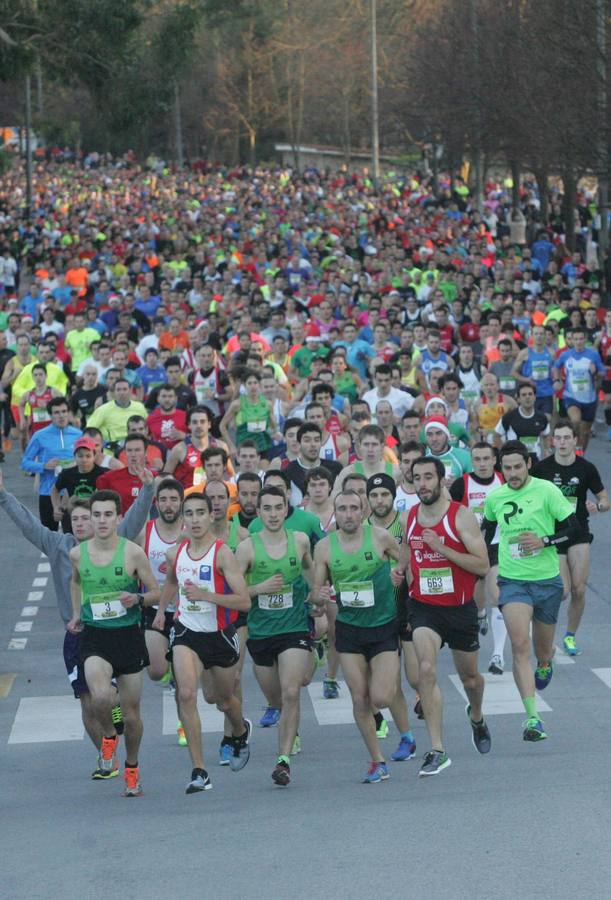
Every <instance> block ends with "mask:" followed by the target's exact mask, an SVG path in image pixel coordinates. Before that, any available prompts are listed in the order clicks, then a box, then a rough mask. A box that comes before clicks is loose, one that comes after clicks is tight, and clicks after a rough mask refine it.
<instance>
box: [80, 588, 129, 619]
mask: <svg viewBox="0 0 611 900" xmlns="http://www.w3.org/2000/svg"><path fill="white" fill-rule="evenodd" d="M119 597H120V594H119V593H118V592H117V591H112V592H110V593H107V594H93V596H91V597H90V598H89V603H90V605H91V615H92V616H93V618H94V620H95V621H105V620H108V619H119V618H120V617H121V616H124V615H126V613H127V610H126V609H125V607H124V606H123V604H122V603H121V602H120V600H119Z"/></svg>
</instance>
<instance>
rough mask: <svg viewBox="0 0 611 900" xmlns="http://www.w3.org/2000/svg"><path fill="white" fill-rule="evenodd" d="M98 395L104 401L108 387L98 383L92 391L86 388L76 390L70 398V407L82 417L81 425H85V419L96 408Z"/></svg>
mask: <svg viewBox="0 0 611 900" xmlns="http://www.w3.org/2000/svg"><path fill="white" fill-rule="evenodd" d="M98 397H102V403H104V402H105V399H106V388H104V387H102V385H101V384H98V385H96V386H95V387H94V388H92V389H91V390H90V391H86V390H85V388H79V389H78V390H76V391H75V392H74V393H73V394H72V397H71V398H70V407H71V409H72V412H73V413H74V414H75V415H78V416H80V417H81V426H82V427H83V428H84V427H85V420H86V419H87V418H88V417H89V416H90V415H91V413H92V412H93V410H94V409H95V401H96V400H97V399H98Z"/></svg>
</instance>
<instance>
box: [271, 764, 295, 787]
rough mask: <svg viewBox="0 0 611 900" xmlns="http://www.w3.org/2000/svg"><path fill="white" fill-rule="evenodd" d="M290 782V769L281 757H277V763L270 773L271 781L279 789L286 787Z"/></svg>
mask: <svg viewBox="0 0 611 900" xmlns="http://www.w3.org/2000/svg"><path fill="white" fill-rule="evenodd" d="M290 780H291V767H290V766H289V764H288V763H287V762H286V761H285V759H284V758H283V757H278V762H277V763H276V766H275V768H274V771H273V772H272V781H273V782H274V784H279V785H280V786H281V787H286V786H287V784H288V783H289V782H290Z"/></svg>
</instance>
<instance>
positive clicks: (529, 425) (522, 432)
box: [501, 408, 549, 456]
mask: <svg viewBox="0 0 611 900" xmlns="http://www.w3.org/2000/svg"><path fill="white" fill-rule="evenodd" d="M501 428H502V429H503V431H504V433H505V434H504V436H505V439H506V440H508V441H516V440H517V441H522V442H523V443H524V444H526V446H527V447H528V449H529V450H530V452H531V453H535V454H537V456H538V455H540V447H541V445H540V441H539V438H540V437H541V436H542V435H544V434H545V432H546V430H547V431H548V433H549V422H548V421H547V416H546V415H545V414H544V413H540V412H536V411H535V412H533V414H532V416H523V415H522V413H521V412H520V410H519V408H518V409H512V410H510V411H509V412H507V413H505V415H504V416H503V418H502V419H501Z"/></svg>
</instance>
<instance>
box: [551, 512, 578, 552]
mask: <svg viewBox="0 0 611 900" xmlns="http://www.w3.org/2000/svg"><path fill="white" fill-rule="evenodd" d="M580 530H581V526H580V524H579V519H578V518H577V516H576V515H575V513H574V512H571V514H570V515H569V516H567V517H566V518H564V519H561V520H560V521H558V523H557V525H556V531H555V532H554V534H550V535H548V537H549V538H550V544H552V545H556V544H564V543H566V542H567V541H571V540H573V539H574V538H577V537H578V536H579V533H580Z"/></svg>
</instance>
